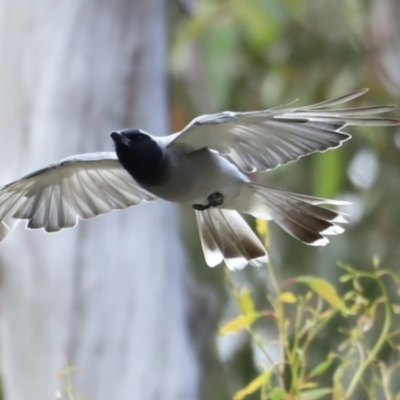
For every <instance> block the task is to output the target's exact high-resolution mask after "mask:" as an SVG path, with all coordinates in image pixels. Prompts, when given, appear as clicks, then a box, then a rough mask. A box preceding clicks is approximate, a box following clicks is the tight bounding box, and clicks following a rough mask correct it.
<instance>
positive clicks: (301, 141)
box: [0, 89, 400, 269]
mask: <svg viewBox="0 0 400 400" xmlns="http://www.w3.org/2000/svg"><path fill="white" fill-rule="evenodd" d="M366 92H367V89H363V90H359V91H356V92H354V93H350V94H347V95H345V96H342V97H339V98H336V99H333V100H328V101H325V102H322V103H318V104H314V105H310V106H306V107H297V108H275V109H269V110H263V111H252V112H230V111H225V112H222V113H218V114H212V115H202V116H199V117H197V118H195V119H193V120H192V121H191V122H190V123H189V124H188V125H187V126H186V127H185V128H184V129H183V130H182V131H181V132H178V133H175V134H172V135H170V136H166V137H156V136H152V135H150V134H148V133H146V132H144V131H142V130H139V129H124V130H120V131H115V132H112V133H111V135H110V136H111V138H112V140H113V141H114V145H115V152H100V153H88V154H80V155H75V156H72V157H68V158H65V159H63V160H61V161H60V162H58V163H55V164H52V165H49V166H47V167H45V168H43V169H41V170H38V171H35V172H33V173H31V174H29V175H27V176H25V177H23V178H21V179H19V180H17V181H15V182H13V183H10V184H8V185H6V186H4V187H3V188H1V189H0V241H1V240H3V239H4V238H5V237H6V235H7V234H8V233H9V232H10V231H12V230H13V229H14V227H15V226H16V224H17V223H18V222H19V221H21V220H25V221H27V224H26V225H27V228H30V229H39V228H43V229H44V230H45V231H46V232H56V231H59V230H61V229H63V228H70V227H73V226H75V225H76V224H77V222H78V220H79V219H89V218H94V217H96V216H98V215H102V214H106V213H109V212H111V211H113V210H122V209H125V208H128V207H131V206H134V205H138V204H140V203H142V202H148V201H153V200H156V199H158V198H160V199H164V200H168V201H172V202H176V203H183V204H189V205H191V206H192V207H193V209H194V210H195V213H196V219H197V224H198V230H199V235H200V240H201V244H202V248H203V251H204V256H205V260H206V262H207V264H208V265H209V266H210V267H214V266H215V265H217V264H220V263H221V262H222V261H225V263H226V265H227V266H228V268H230V269H241V268H243V267H245V266H246V265H247V264H252V265H256V266H257V265H260V264H261V263H263V262H266V261H267V260H268V255H267V252H266V249H265V247H264V246H263V244H262V243H261V241H260V240H259V239H258V237H257V235H256V234H255V233H254V232H253V231H252V230H251V229H250V227H249V226H248V225H247V223H246V222H245V220H244V219H243V218H242V217H241V215H240V214H239V213H244V214H249V215H252V216H254V217H256V218H260V219H264V220H274V221H275V222H276V223H277V224H278V225H279V226H280V227H281V228H283V229H284V230H285V231H286V232H288V233H289V234H290V235H292V236H294V237H295V238H296V239H298V240H301V241H302V242H304V243H306V244H308V245H313V246H324V245H326V244H327V243H328V242H329V240H328V237H329V236H330V235H337V234H340V233H342V232H343V231H344V229H343V227H342V224H344V223H345V222H346V220H345V218H344V217H343V215H342V214H341V213H340V212H337V211H334V210H332V209H327V208H324V207H321V206H323V205H341V204H344V202H341V201H337V200H328V199H322V198H317V197H311V196H305V195H300V194H295V193H289V192H285V191H280V190H275V189H272V188H269V187H265V186H261V185H259V184H256V183H253V182H252V181H251V180H250V179H249V177H248V175H247V174H252V173H254V172H256V171H259V172H264V171H269V170H272V169H274V168H276V167H278V166H280V165H284V164H287V163H290V162H293V161H296V160H298V159H299V158H300V157H304V156H306V155H308V154H312V153H316V152H324V151H326V150H329V149H334V148H337V147H339V146H341V144H342V143H343V142H345V141H346V140H348V139H350V137H351V136H350V135H349V134H347V133H344V132H343V131H342V129H343V128H345V127H347V126H352V125H356V126H360V125H363V126H394V125H399V124H400V120H397V119H390V118H377V117H375V114H381V113H386V112H389V111H392V110H394V109H395V108H396V106H394V105H382V106H371V107H361V108H341V109H332V108H331V107H332V106H337V105H341V104H343V103H346V102H348V101H350V100H353V99H356V98H357V97H359V96H361V95H363V94H364V93H366Z"/></svg>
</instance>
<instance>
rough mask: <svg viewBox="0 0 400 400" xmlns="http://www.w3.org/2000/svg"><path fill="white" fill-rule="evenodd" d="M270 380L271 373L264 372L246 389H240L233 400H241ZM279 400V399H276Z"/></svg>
mask: <svg viewBox="0 0 400 400" xmlns="http://www.w3.org/2000/svg"><path fill="white" fill-rule="evenodd" d="M270 379H271V371H265V372H263V373H262V374H261V375H259V376H257V378H255V379H253V380H252V381H251V382H250V383H249V384H248V385H247V386H246V387H244V388H243V389H240V390H239V391H238V392H237V393H236V394H235V395H234V396H233V400H242V399H244V398H245V397H247V396H248V395H250V394H252V393H254V392H255V391H257V390H258V389H260V388H261V387H262V386H263V385H264V383H266V382H269V381H270ZM278 399H279V398H278Z"/></svg>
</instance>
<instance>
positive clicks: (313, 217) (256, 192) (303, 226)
mask: <svg viewBox="0 0 400 400" xmlns="http://www.w3.org/2000/svg"><path fill="white" fill-rule="evenodd" d="M243 190H244V191H245V193H243V199H245V201H243V202H242V204H241V206H240V207H237V208H238V210H239V211H241V212H244V213H246V214H250V215H253V216H254V217H256V218H260V219H266V220H271V219H273V220H274V221H275V222H276V223H277V224H278V225H279V226H280V227H281V228H283V229H284V230H285V231H286V232H288V233H289V234H290V235H292V236H294V237H295V238H296V239H298V240H300V241H302V242H304V243H306V244H308V245H311V246H325V245H326V244H327V243H329V239H328V238H327V236H330V235H338V234H340V233H342V232H344V228H343V227H342V226H341V225H342V224H344V223H346V222H347V221H346V219H345V218H344V214H342V213H340V212H338V211H334V210H330V209H327V208H324V207H320V206H321V205H336V206H337V205H345V204H350V203H349V202H345V201H338V200H328V199H321V198H318V197H312V196H304V195H300V194H295V193H289V192H283V191H280V190H274V189H270V188H267V187H265V186H261V185H257V184H254V183H249V184H247V185H245V187H244V188H243Z"/></svg>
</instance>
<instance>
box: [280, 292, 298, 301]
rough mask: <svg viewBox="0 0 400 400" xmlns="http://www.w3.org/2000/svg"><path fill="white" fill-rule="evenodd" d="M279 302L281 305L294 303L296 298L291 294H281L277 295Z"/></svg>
mask: <svg viewBox="0 0 400 400" xmlns="http://www.w3.org/2000/svg"><path fill="white" fill-rule="evenodd" d="M279 300H280V301H282V302H283V303H296V301H297V298H296V296H295V295H294V294H293V293H292V292H283V293H281V294H280V295H279Z"/></svg>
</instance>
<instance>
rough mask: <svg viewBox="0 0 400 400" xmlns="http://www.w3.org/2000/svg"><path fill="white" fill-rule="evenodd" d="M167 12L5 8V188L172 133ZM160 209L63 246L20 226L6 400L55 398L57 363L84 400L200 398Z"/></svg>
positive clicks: (130, 215) (76, 5)
mask: <svg viewBox="0 0 400 400" xmlns="http://www.w3.org/2000/svg"><path fill="white" fill-rule="evenodd" d="M165 19H166V10H165V2H164V1H163V0H134V1H133V0H114V1H106V0H68V1H64V2H54V1H50V0H47V1H46V0H36V1H31V0H1V1H0V33H1V39H0V76H1V80H0V126H1V130H0V138H1V144H2V145H1V147H0V155H1V156H0V171H1V173H0V183H1V184H5V183H8V182H9V181H11V180H14V179H16V178H18V177H20V176H21V175H22V174H24V173H27V172H30V171H31V170H32V169H35V168H39V167H42V166H44V165H46V164H48V163H50V162H53V161H56V160H58V159H60V158H62V157H66V156H69V155H72V154H76V153H81V152H92V151H98V150H111V149H112V144H111V141H110V139H109V137H108V133H109V132H110V131H111V130H113V129H119V128H123V127H137V128H142V129H145V130H148V131H150V132H152V133H155V134H165V133H166V131H167V110H166V83H165V75H166V71H165V68H166V62H165V51H166V29H165ZM175 214H176V212H175V209H174V208H173V207H171V206H170V205H168V204H166V203H164V202H161V201H158V202H156V203H152V204H146V205H141V206H140V207H138V208H136V209H131V210H128V211H124V212H115V213H112V214H110V215H107V216H104V217H101V218H98V219H95V220H91V221H83V222H80V223H79V225H78V226H77V227H76V228H74V229H70V230H65V231H63V232H61V233H59V234H52V235H47V234H44V233H43V232H41V231H26V230H25V229H24V228H23V224H22V223H21V224H20V225H19V226H18V228H17V229H16V231H14V232H13V233H11V234H10V235H9V237H7V238H6V239H5V241H4V242H3V243H1V244H0V263H1V280H0V290H1V292H0V293H1V298H0V300H1V303H0V304H1V314H0V318H1V326H0V329H1V330H0V340H1V343H0V349H1V363H2V376H3V383H4V387H5V395H6V399H7V400H27V399H38V400H39V399H40V400H50V399H54V398H55V392H56V390H57V388H59V387H60V386H62V383H61V382H60V381H57V379H56V374H57V372H59V371H61V370H62V368H63V358H64V356H66V357H68V360H69V363H70V364H72V365H74V366H75V367H76V373H75V378H76V386H77V388H78V389H79V390H80V391H81V393H84V394H85V395H87V396H88V398H89V399H90V400H106V399H107V400H110V399H113V400H120V399H121V400H122V399H124V400H126V399H143V400H152V399H154V400H169V399H171V400H179V399H182V400H191V399H196V398H198V386H199V382H198V381H199V366H198V365H197V362H196V357H195V351H194V345H193V343H192V339H191V336H190V333H189V331H188V325H189V324H188V316H189V315H188V314H189V313H188V304H187V303H188V300H187V294H186V293H185V290H184V284H185V282H184V281H185V280H186V276H187V272H186V271H187V266H186V265H185V264H186V259H185V255H184V252H183V250H182V245H181V243H180V239H179V232H178V228H177V219H176V215H175Z"/></svg>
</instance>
